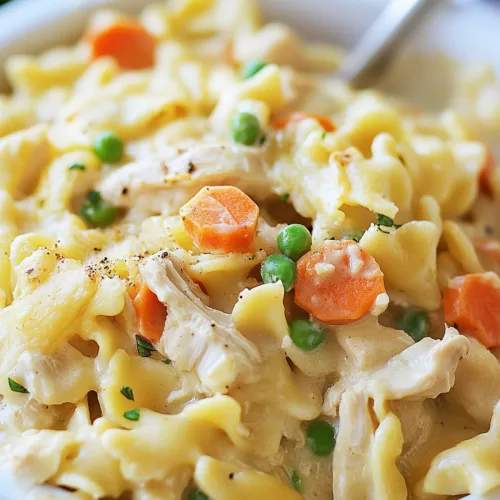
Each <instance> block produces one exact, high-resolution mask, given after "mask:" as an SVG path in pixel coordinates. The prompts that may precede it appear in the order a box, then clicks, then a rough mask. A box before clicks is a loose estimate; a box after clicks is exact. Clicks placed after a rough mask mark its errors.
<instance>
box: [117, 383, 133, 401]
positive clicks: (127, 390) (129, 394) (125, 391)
mask: <svg viewBox="0 0 500 500" xmlns="http://www.w3.org/2000/svg"><path fill="white" fill-rule="evenodd" d="M120 392H121V393H122V394H123V395H124V396H125V397H126V398H127V399H129V400H130V401H134V391H133V390H132V387H128V386H126V385H124V386H123V387H122V388H121V389H120Z"/></svg>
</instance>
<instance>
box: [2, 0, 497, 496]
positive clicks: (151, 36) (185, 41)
mask: <svg viewBox="0 0 500 500" xmlns="http://www.w3.org/2000/svg"><path fill="white" fill-rule="evenodd" d="M318 15H320V13H318ZM342 56H343V53H342V50H341V49H338V48H335V47H331V46H326V45H320V44H306V43H304V42H303V41H302V40H300V39H299V38H298V36H297V35H296V34H295V33H294V32H293V31H292V30H291V29H290V28H288V27H286V26H284V25H282V24H279V23H271V24H261V21H260V15H259V12H258V10H257V7H256V5H255V4H254V3H253V1H251V0H179V1H170V2H168V3H167V4H162V3H160V4H156V5H151V6H149V7H147V8H146V9H144V10H143V11H142V12H141V14H140V15H139V17H138V18H137V19H133V18H129V17H126V16H125V15H124V14H121V13H119V12H114V11H99V12H97V13H96V14H95V16H94V17H93V19H92V20H91V21H90V23H89V25H88V26H87V28H86V31H85V33H84V34H83V35H82V38H81V40H80V41H79V42H78V43H77V44H76V45H75V46H73V47H69V48H56V49H53V50H50V51H48V52H46V53H45V54H43V55H41V56H14V57H11V58H10V59H9V60H8V62H7V64H6V72H7V75H8V78H9V81H10V84H11V86H12V93H11V94H9V95H5V96H2V97H0V136H1V138H0V393H1V394H2V400H1V403H0V422H1V428H0V430H1V445H0V467H1V470H2V471H3V473H4V474H6V475H8V476H13V477H14V478H15V480H16V481H17V482H18V484H19V485H20V488H22V491H23V492H24V493H23V496H22V498H23V499H49V498H50V499H52V498H57V499H59V498H61V499H66V498H68V499H73V498H74V499H82V500H83V499H84V500H87V499H100V498H118V499H137V500H139V499H140V500H160V499H161V500H165V499H168V500H176V499H179V500H180V499H184V500H203V499H207V498H209V499H212V500H247V499H248V500H250V499H256V500H277V499H280V500H295V499H300V498H304V499H308V500H313V499H314V500H328V499H332V498H335V499H336V500H361V499H373V500H382V499H386V500H404V499H406V498H412V499H418V500H434V499H436V500H437V499H441V498H442V499H447V498H450V499H451V498H455V495H465V494H468V493H472V494H476V495H481V494H483V493H485V492H487V491H489V490H491V489H493V488H495V487H496V486H500V405H497V401H498V400H499V398H500V365H499V363H498V361H497V355H498V347H500V307H499V305H500V281H499V279H498V276H497V274H496V272H498V271H499V270H500V242H498V241H497V240H496V239H495V235H500V217H499V216H498V213H499V212H498V210H499V205H498V201H497V200H498V199H499V197H500V174H499V172H500V169H499V170H496V169H495V168H494V160H493V156H492V154H491V153H490V150H489V149H488V146H487V145H486V144H487V143H488V138H489V137H491V136H494V135H495V134H497V135H498V133H500V120H499V118H498V117H499V116H500V85H499V84H498V83H497V82H496V80H495V77H494V75H493V74H492V72H491V71H490V70H488V69H487V68H477V69H472V68H469V69H468V71H467V72H466V73H465V75H462V76H461V77H459V79H458V81H457V83H456V85H455V90H454V93H453V95H451V97H450V99H451V103H452V108H453V109H451V108H450V109H448V110H446V111H443V112H441V113H434V114H428V113H425V112H423V111H421V110H418V109H415V108H413V107H411V106H409V105H407V104H405V103H402V102H400V101H399V100H396V99H394V98H390V97H387V96H385V95H383V94H382V93H380V92H377V91H373V90H364V91H359V92H358V91H354V90H352V89H350V88H349V87H348V86H347V85H346V84H345V83H343V82H342V81H338V80H336V79H335V78H332V77H331V76H329V75H331V74H333V72H334V70H335V68H336V67H337V66H338V64H339V62H340V60H341V59H342ZM478 136H480V139H479V138H478ZM489 147H493V146H492V145H491V144H490V146H489ZM292 224H293V225H292ZM19 498H21V497H19Z"/></svg>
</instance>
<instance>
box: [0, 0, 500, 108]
mask: <svg viewBox="0 0 500 500" xmlns="http://www.w3.org/2000/svg"><path fill="white" fill-rule="evenodd" d="M152 1H154V0H10V1H9V0H0V4H1V6H0V33H1V36H0V87H1V86H2V74H1V69H2V67H3V61H4V60H5V58H6V57H7V56H8V55H9V54H14V53H26V52H41V51H42V50H44V49H46V48H48V47H51V46H54V45H58V44H62V43H68V42H72V41H74V40H76V39H77V38H78V37H79V35H80V34H81V32H82V30H83V27H84V25H85V23H86V20H87V18H88V16H89V15H90V13H91V12H92V10H94V9H95V8H96V7H98V6H103V5H104V6H113V7H119V8H121V9H125V10H129V11H130V12H134V11H135V12H137V11H138V10H140V8H141V7H142V6H144V5H146V4H147V3H151V2H152ZM156 1H159V0H156ZM388 1H389V0H307V1H304V0H259V2H260V4H261V6H262V8H263V10H264V13H265V15H266V17H267V18H269V19H271V20H279V21H282V22H284V23H286V24H289V25H291V26H292V27H294V28H296V29H297V30H298V32H299V33H300V34H301V35H303V36H305V37H307V38H309V39H311V40H318V41H329V42H336V43H338V44H340V45H342V46H344V47H346V48H347V50H349V49H350V48H352V47H353V46H354V44H356V42H357V41H358V40H359V39H360V38H361V37H362V36H363V34H364V33H365V32H366V30H367V28H368V27H369V26H370V25H371V24H372V23H373V21H374V20H375V19H376V17H377V15H378V14H379V13H380V11H381V10H382V9H383V8H384V6H386V5H387V3H388ZM393 1H397V2H405V1H409V0H393ZM435 2H436V8H435V9H434V11H433V13H432V15H431V16H429V17H428V18H426V19H425V21H424V22H423V23H422V24H421V25H420V26H419V27H418V28H417V30H416V31H415V32H414V33H413V34H412V35H411V36H410V37H409V39H408V40H407V41H406V42H405V44H404V46H403V47H402V48H401V50H399V51H398V53H397V54H396V57H395V59H394V63H393V64H392V65H391V68H390V71H387V72H386V73H385V74H384V77H383V79H382V80H381V81H380V86H381V87H382V88H383V89H384V90H387V91H390V92H395V93H399V94H401V93H403V94H404V96H405V97H406V98H409V99H410V100H411V101H412V102H415V103H416V104H418V105H420V106H422V107H424V108H436V107H442V106H443V105H445V103H446V98H447V94H448V92H449V80H450V78H451V75H452V73H453V69H454V68H453V64H452V63H451V59H456V60H460V61H462V62H463V63H465V64H466V65H470V66H474V65H480V64H482V63H488V64H489V65H491V66H492V67H494V68H495V69H496V71H497V73H499V74H500V51H499V50H498V40H499V37H500V0H435ZM443 55H445V56H443Z"/></svg>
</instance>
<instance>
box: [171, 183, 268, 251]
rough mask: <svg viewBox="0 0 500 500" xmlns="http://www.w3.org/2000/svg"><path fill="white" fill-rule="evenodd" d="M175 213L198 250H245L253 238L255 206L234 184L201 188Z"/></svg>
mask: <svg viewBox="0 0 500 500" xmlns="http://www.w3.org/2000/svg"><path fill="white" fill-rule="evenodd" d="M179 213H180V215H181V218H182V222H183V224H184V228H185V229H186V232H187V233H188V234H189V236H190V237H191V239H192V240H193V242H194V244H195V245H196V246H197V247H198V248H199V249H200V250H201V251H202V252H220V253H229V252H246V251H247V250H248V247H249V246H250V244H251V243H252V242H253V240H254V239H255V234H256V232H257V220H258V218H259V207H258V206H257V205H256V204H255V203H254V202H253V201H252V199H251V198H249V197H248V196H247V195H246V194H245V193H244V192H243V191H241V190H240V189H238V188H236V187H234V186H213V187H208V186H207V187H204V188H202V189H201V190H200V192H199V193H198V194H197V195H196V196H195V197H194V198H192V199H191V200H190V201H189V202H188V203H186V204H185V205H184V206H183V207H182V208H181V209H180V212H179Z"/></svg>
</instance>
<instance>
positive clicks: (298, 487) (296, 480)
mask: <svg viewBox="0 0 500 500" xmlns="http://www.w3.org/2000/svg"><path fill="white" fill-rule="evenodd" d="M288 477H289V479H290V484H291V485H292V486H293V489H294V490H295V491H298V492H299V493H301V492H302V478H301V477H300V476H299V473H298V472H297V471H296V470H292V471H291V472H289V475H288Z"/></svg>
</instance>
